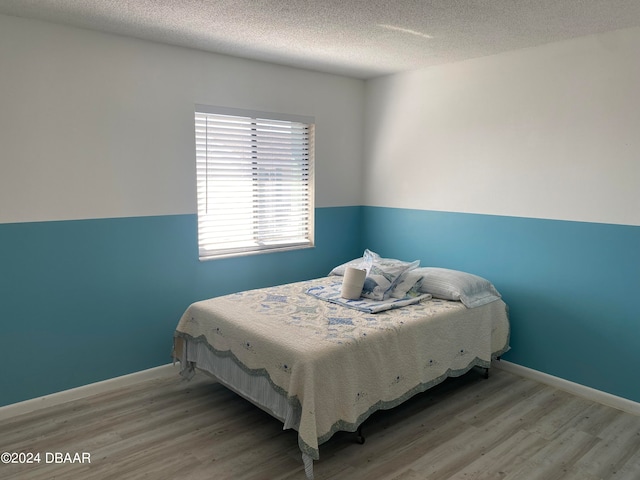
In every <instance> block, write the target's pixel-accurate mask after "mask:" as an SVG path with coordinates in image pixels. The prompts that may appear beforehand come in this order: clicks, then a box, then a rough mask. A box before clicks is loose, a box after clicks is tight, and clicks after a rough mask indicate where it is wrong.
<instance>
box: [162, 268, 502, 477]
mask: <svg viewBox="0 0 640 480" xmlns="http://www.w3.org/2000/svg"><path fill="white" fill-rule="evenodd" d="M357 261H358V259H356V260H354V261H352V262H351V264H352V265H353V264H355V265H358V263H357ZM348 265H349V263H347V264H344V265H342V266H340V267H336V269H334V270H333V271H332V275H329V276H327V277H322V278H316V279H313V280H307V281H303V282H296V283H290V284H285V285H278V286H274V287H268V288H261V289H255V290H248V291H244V292H239V293H235V294H231V295H225V296H221V297H216V298H212V299H208V300H203V301H199V302H196V303H194V304H192V305H190V306H189V307H188V309H187V310H186V311H185V312H184V314H183V316H182V317H181V319H180V321H179V323H178V325H177V327H176V331H175V334H174V358H175V359H176V360H178V361H180V363H181V374H182V375H183V376H185V377H187V378H190V377H191V376H192V375H194V373H195V371H196V370H202V371H204V372H206V373H208V374H210V375H212V376H214V377H215V378H216V379H217V380H218V381H219V382H220V383H222V384H223V385H225V386H227V387H228V388H230V389H231V390H233V391H235V392H236V393H238V394H239V395H241V396H242V397H244V398H246V399H247V400H249V401H251V402H253V403H254V404H256V405H257V406H258V407H260V408H262V409H263V410H265V411H267V412H268V413H270V414H271V415H273V416H274V417H276V418H278V419H279V420H281V421H282V422H283V424H284V427H283V428H285V429H289V428H293V429H295V430H296V431H297V432H298V446H299V448H300V450H301V452H302V460H303V463H304V466H305V472H306V476H307V478H308V479H312V478H313V460H318V459H319V455H320V451H319V446H320V445H321V444H322V443H324V442H326V441H327V440H329V438H331V436H332V435H333V434H334V433H335V432H337V431H349V432H356V431H357V430H358V428H359V427H360V425H361V424H362V423H363V422H364V421H365V420H366V419H367V418H368V417H369V416H370V415H371V414H372V413H373V412H375V411H377V410H381V409H389V408H393V407H395V406H397V405H399V404H400V403H402V402H404V401H405V400H407V399H409V398H410V397H412V396H413V395H415V394H417V393H420V392H423V391H425V390H427V389H429V388H431V387H432V386H435V385H437V384H438V383H440V382H442V381H444V380H445V379H446V378H447V377H451V376H459V375H462V374H464V373H466V372H468V371H469V370H471V369H472V368H474V367H482V368H486V369H488V368H489V367H490V363H491V360H492V359H495V358H497V357H499V356H500V355H502V354H503V353H504V352H506V351H507V350H508V349H509V321H508V316H507V306H506V304H505V303H504V302H503V301H502V299H501V298H500V295H499V293H498V292H497V291H496V290H495V289H494V287H493V285H491V284H490V283H489V282H487V281H486V280H484V279H481V278H480V277H475V276H473V275H469V274H466V273H462V272H456V271H451V270H445V269H419V268H416V267H415V265H414V266H413V268H412V269H411V271H412V272H413V273H412V275H413V276H414V277H416V278H419V279H420V282H418V283H416V285H417V286H418V287H419V288H418V291H415V292H414V294H413V295H405V296H403V297H402V298H395V299H392V300H391V303H400V301H404V303H405V304H402V305H399V306H394V307H390V308H389V309H386V308H385V309H383V310H382V311H377V312H376V313H372V311H371V310H370V309H369V310H367V309H366V308H358V307H354V306H353V305H346V304H341V303H340V301H339V300H338V301H337V302H336V301H334V300H335V298H334V299H333V300H331V299H326V298H325V299H322V298H320V297H319V296H318V294H317V293H318V291H321V292H326V291H335V290H336V289H337V288H339V286H340V283H341V282H342V278H341V276H340V272H341V270H340V268H342V267H346V268H349V267H348ZM426 270H430V274H426V273H425V271H426ZM342 272H343V273H344V270H342ZM407 274H408V271H406V272H404V273H403V275H404V276H405V277H406V276H407ZM443 274H444V275H445V277H446V276H447V275H452V274H453V275H454V276H455V275H463V277H462V278H463V280H464V281H462V283H461V281H460V279H455V281H452V280H451V277H447V278H446V281H444V282H443V281H442V275H443ZM427 278H428V279H430V280H432V281H431V284H430V285H429V286H425V285H423V283H425V284H426V282H424V281H425V279H427ZM398 279H399V280H402V276H400V275H399V276H398V278H397V279H396V280H398ZM478 281H482V282H484V283H483V286H484V287H483V288H478V286H477V283H478ZM474 282H475V283H474ZM471 284H473V285H471ZM461 285H462V288H461ZM470 285H471V287H470ZM396 286H398V282H396ZM485 287H486V288H485ZM414 288H416V286H414ZM487 288H488V289H489V290H488V292H489V293H487ZM427 289H429V290H431V291H432V292H434V293H429V292H427V291H426V290H427ZM474 289H475V290H474ZM403 293H404V292H403ZM409 298H413V299H414V300H411V302H410V304H408V305H407V304H406V301H407V299H409ZM415 299H417V300H415ZM387 300H389V299H387ZM387 303H388V302H387ZM487 371H488V370H487Z"/></svg>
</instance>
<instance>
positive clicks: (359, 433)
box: [356, 425, 365, 445]
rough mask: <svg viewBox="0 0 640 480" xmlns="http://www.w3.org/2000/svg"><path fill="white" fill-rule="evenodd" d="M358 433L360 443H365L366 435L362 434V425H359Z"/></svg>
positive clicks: (357, 438)
mask: <svg viewBox="0 0 640 480" xmlns="http://www.w3.org/2000/svg"><path fill="white" fill-rule="evenodd" d="M356 435H357V437H356V440H357V441H358V443H359V444H360V445H364V440H365V439H364V435H363V434H362V425H360V426H359V427H358V431H357V432H356Z"/></svg>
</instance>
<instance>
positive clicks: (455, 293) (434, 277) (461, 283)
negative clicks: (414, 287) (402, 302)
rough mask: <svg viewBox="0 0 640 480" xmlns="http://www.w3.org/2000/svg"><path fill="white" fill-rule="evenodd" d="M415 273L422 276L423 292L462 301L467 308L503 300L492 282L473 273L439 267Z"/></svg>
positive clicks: (436, 296) (420, 269)
mask: <svg viewBox="0 0 640 480" xmlns="http://www.w3.org/2000/svg"><path fill="white" fill-rule="evenodd" d="M414 272H415V273H420V274H422V282H421V283H420V287H419V288H420V291H421V292H423V293H430V294H431V295H432V296H433V297H434V298H442V299H445V300H456V301H461V302H462V303H463V304H464V306H465V307H467V308H473V307H479V306H480V305H485V304H487V303H491V302H494V301H496V300H498V299H500V298H501V295H500V293H499V292H498V290H496V288H495V287H494V286H493V284H492V283H491V282H489V281H488V280H486V279H484V278H482V277H479V276H477V275H473V274H471V273H466V272H461V271H459V270H449V269H447V268H437V267H422V268H417V269H416V270H414Z"/></svg>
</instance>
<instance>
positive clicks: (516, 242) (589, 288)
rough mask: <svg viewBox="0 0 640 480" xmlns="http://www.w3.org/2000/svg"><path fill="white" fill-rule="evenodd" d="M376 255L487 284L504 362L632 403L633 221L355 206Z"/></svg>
mask: <svg viewBox="0 0 640 480" xmlns="http://www.w3.org/2000/svg"><path fill="white" fill-rule="evenodd" d="M363 238H364V241H365V242H366V245H367V247H368V248H370V249H372V250H374V251H376V252H378V253H379V254H380V255H382V256H386V257H395V258H402V259H405V260H414V259H420V260H421V261H422V263H421V264H422V265H423V266H440V267H445V268H453V269H458V270H464V271H468V272H471V273H475V274H477V275H481V276H483V277H486V278H487V279H489V280H491V281H492V282H493V283H494V285H495V286H496V287H497V288H498V290H499V291H500V292H501V293H502V295H503V297H504V300H505V301H506V302H507V303H508V304H509V307H510V319H511V323H512V336H511V347H512V350H511V351H510V352H508V353H507V354H506V355H505V356H504V358H505V360H509V361H511V362H513V363H517V364H519V365H523V366H526V367H529V368H532V369H535V370H538V371H542V372H545V373H548V374H550V375H554V376H557V377H561V378H564V379H567V380H570V381H573V382H576V383H579V384H582V385H586V386H589V387H592V388H596V389H598V390H602V391H605V392H608V393H611V394H614V395H618V396H621V397H625V398H627V399H630V400H633V401H636V402H640V382H638V381H637V379H638V375H639V374H638V369H639V368H640V308H639V307H638V301H637V298H638V295H639V293H640V227H638V226H625V225H612V224H600V223H584V222H570V221H558V220H543V219H533V218H520V217H505V216H492V215H477V214H464V213H447V212H434V211H424V210H411V209H396V208H384V207H363Z"/></svg>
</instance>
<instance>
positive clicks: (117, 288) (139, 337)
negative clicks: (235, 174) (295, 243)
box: [0, 206, 640, 405]
mask: <svg viewBox="0 0 640 480" xmlns="http://www.w3.org/2000/svg"><path fill="white" fill-rule="evenodd" d="M196 221H197V219H196V216H195V215H174V216H158V217H137V218H117V219H97V220H77V221H59V222H37V223H17V224H0V326H1V327H2V330H1V332H0V351H1V352H2V354H3V360H2V362H0V405H6V404H10V403H14V402H18V401H21V400H26V399H29V398H35V397H39V396H43V395H47V394H50V393H54V392H57V391H61V390H65V389H69V388H74V387H78V386H81V385H85V384H88V383H92V382H97V381H100V380H105V379H108V378H113V377H116V376H119V375H124V374H127V373H132V372H136V371H140V370H144V369H146V368H151V367H154V366H158V365H163V364H166V363H168V362H169V361H170V350H171V339H172V334H173V330H174V328H175V326H176V324H177V321H178V319H179V317H180V315H181V314H182V312H183V311H184V309H185V308H186V307H187V306H188V305H189V304H190V303H192V302H193V301H197V300H201V299H204V298H209V297H213V296H218V295H223V294H226V293H231V292H235V291H239V290H244V289H249V288H259V287H263V286H267V285H272V284H277V283H284V282H292V281H297V280H303V279H308V278H314V277H319V276H323V275H325V274H326V273H327V272H328V270H329V269H330V268H332V267H333V266H335V265H338V264H340V263H342V262H344V261H346V260H350V259H352V258H355V257H357V256H360V255H362V251H363V249H364V248H370V249H372V250H375V251H377V252H378V253H380V254H381V255H383V256H387V257H396V258H402V259H406V260H413V259H420V260H421V261H422V265H431V266H441V267H446V268H455V269H459V270H464V271H468V272H472V273H475V274H478V275H481V276H484V277H486V278H488V279H490V280H491V281H492V282H493V283H494V284H495V286H496V287H497V288H498V289H499V290H500V292H501V293H502V294H503V297H504V299H505V301H506V302H507V303H508V304H509V307H510V318H511V322H512V336H511V347H512V350H511V351H510V352H508V353H507V354H506V355H505V359H506V360H509V361H511V362H514V363H517V364H519V365H523V366H526V367H529V368H533V369H535V370H539V371H542V372H546V373H549V374H551V375H555V376H558V377H561V378H565V379H567V380H570V381H573V382H577V383H580V384H583V385H587V386H590V387H593V388H596V389H599V390H602V391H605V392H609V393H612V394H614V395H619V396H621V397H625V398H628V399H630V400H633V401H640V382H637V381H636V380H635V379H636V378H637V376H638V367H640V348H638V345H639V343H638V342H639V339H640V313H639V312H640V309H639V308H638V307H637V301H636V300H635V299H636V298H637V295H638V292H640V227H637V226H624V225H611V224H597V223H583V222H568V221H557V220H542V219H531V218H519V217H503V216H492V215H475V214H463V213H446V212H433V211H424V210H411V209H395V208H383V207H358V206H354V207H333V208H318V209H316V247H315V248H313V249H305V250H294V251H289V252H281V253H271V254H263V255H251V256H245V257H236V258H227V259H220V260H214V261H208V262H200V261H199V260H198V258H197V238H196V235H197V232H196Z"/></svg>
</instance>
